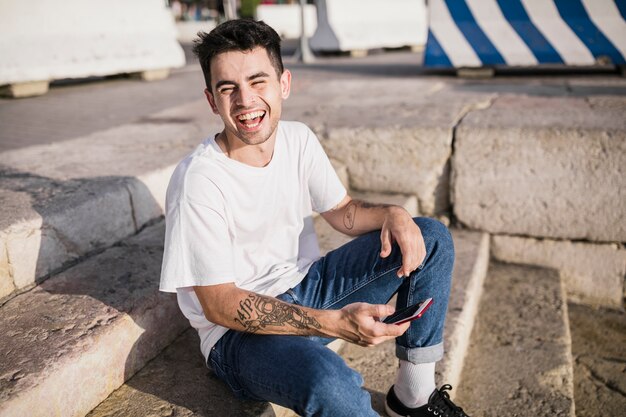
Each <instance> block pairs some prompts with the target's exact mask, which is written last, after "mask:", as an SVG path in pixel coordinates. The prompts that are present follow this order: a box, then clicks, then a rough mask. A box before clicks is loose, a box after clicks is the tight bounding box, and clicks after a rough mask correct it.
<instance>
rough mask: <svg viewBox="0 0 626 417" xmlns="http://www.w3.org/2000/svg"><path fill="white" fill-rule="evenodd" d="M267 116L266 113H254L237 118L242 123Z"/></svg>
mask: <svg viewBox="0 0 626 417" xmlns="http://www.w3.org/2000/svg"><path fill="white" fill-rule="evenodd" d="M264 114H265V112H264V111H253V112H252V113H247V114H242V115H240V116H238V117H237V118H238V119H239V120H241V121H244V120H250V119H255V118H257V117H261V116H263V115H264Z"/></svg>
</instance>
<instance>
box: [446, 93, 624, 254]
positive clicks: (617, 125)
mask: <svg viewBox="0 0 626 417" xmlns="http://www.w3.org/2000/svg"><path fill="white" fill-rule="evenodd" d="M625 104H626V98H623V97H603V99H602V100H601V99H600V98H598V97H596V98H595V99H593V100H592V99H588V100H587V99H585V98H579V97H528V96H506V95H505V96H501V97H499V98H497V99H496V100H495V101H494V102H493V105H492V106H491V107H489V108H488V109H485V110H482V111H475V112H472V113H470V114H468V115H467V117H465V118H464V119H463V121H462V123H461V124H460V125H459V127H458V128H457V129H456V141H455V153H454V155H453V158H452V176H451V177H452V186H451V192H452V203H453V205H454V212H455V215H456V217H457V218H458V220H459V221H460V222H462V223H463V224H465V225H467V226H468V227H470V228H472V229H477V230H484V231H487V232H489V233H492V234H508V235H521V236H531V237H545V238H551V239H572V240H588V241H594V242H624V241H626V223H625V222H624V221H623V216H624V212H625V210H626V206H625V205H624V201H626V179H625V178H626V175H624V169H623V167H624V166H626V140H625V139H626V122H624V118H623V117H622V114H623V106H624V105H625Z"/></svg>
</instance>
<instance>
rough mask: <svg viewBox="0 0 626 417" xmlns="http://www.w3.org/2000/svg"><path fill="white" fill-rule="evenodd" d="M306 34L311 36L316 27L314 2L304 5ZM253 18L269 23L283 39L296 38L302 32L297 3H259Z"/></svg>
mask: <svg viewBox="0 0 626 417" xmlns="http://www.w3.org/2000/svg"><path fill="white" fill-rule="evenodd" d="M304 18H305V19H306V21H305V27H306V36H308V37H311V36H313V34H314V33H315V30H316V29H317V9H316V7H315V5H314V4H307V5H305V7H304ZM255 19H256V20H262V21H264V22H265V23H267V24H268V25H270V26H271V27H272V28H273V29H274V30H275V31H276V32H277V33H278V34H279V35H280V37H281V38H283V39H296V38H299V37H300V34H301V33H302V22H301V20H302V17H301V11H300V5H299V4H259V5H258V6H257V8H256V12H255Z"/></svg>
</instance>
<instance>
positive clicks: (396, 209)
mask: <svg viewBox="0 0 626 417" xmlns="http://www.w3.org/2000/svg"><path fill="white" fill-rule="evenodd" d="M321 215H322V217H323V218H324V219H325V220H326V221H327V222H328V223H329V224H330V225H331V226H332V227H333V228H334V229H335V230H338V231H340V232H342V233H345V234H347V235H349V236H358V235H361V234H363V233H367V232H371V231H373V230H380V231H381V233H380V242H381V251H380V256H381V257H383V258H386V257H387V256H389V254H390V253H391V248H392V245H393V242H397V243H398V245H399V246H400V251H401V252H402V267H401V268H400V269H399V270H398V272H397V274H398V276H399V277H402V276H405V277H406V276H409V274H410V273H411V272H413V271H415V270H416V269H417V267H418V266H420V265H421V264H422V262H423V261H424V258H425V257H426V246H425V244H424V238H423V236H422V232H421V231H420V229H419V227H418V226H417V225H416V224H415V222H414V221H413V218H412V217H411V215H410V214H409V213H408V212H407V211H406V210H405V209H404V208H403V207H400V206H395V205H391V204H374V203H368V202H366V201H361V200H353V199H352V198H351V197H350V196H349V195H346V197H345V198H344V199H343V200H342V201H341V203H339V204H338V205H337V206H336V207H334V208H332V209H330V210H328V211H326V212H324V213H321Z"/></svg>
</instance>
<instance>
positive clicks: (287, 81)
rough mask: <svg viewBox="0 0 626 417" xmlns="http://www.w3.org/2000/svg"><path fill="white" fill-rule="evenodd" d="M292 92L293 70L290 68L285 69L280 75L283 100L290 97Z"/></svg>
mask: <svg viewBox="0 0 626 417" xmlns="http://www.w3.org/2000/svg"><path fill="white" fill-rule="evenodd" d="M290 92H291V72H290V71H289V70H285V71H283V74H282V75H281V76H280V95H281V96H282V98H283V100H285V99H287V97H289V93H290Z"/></svg>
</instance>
